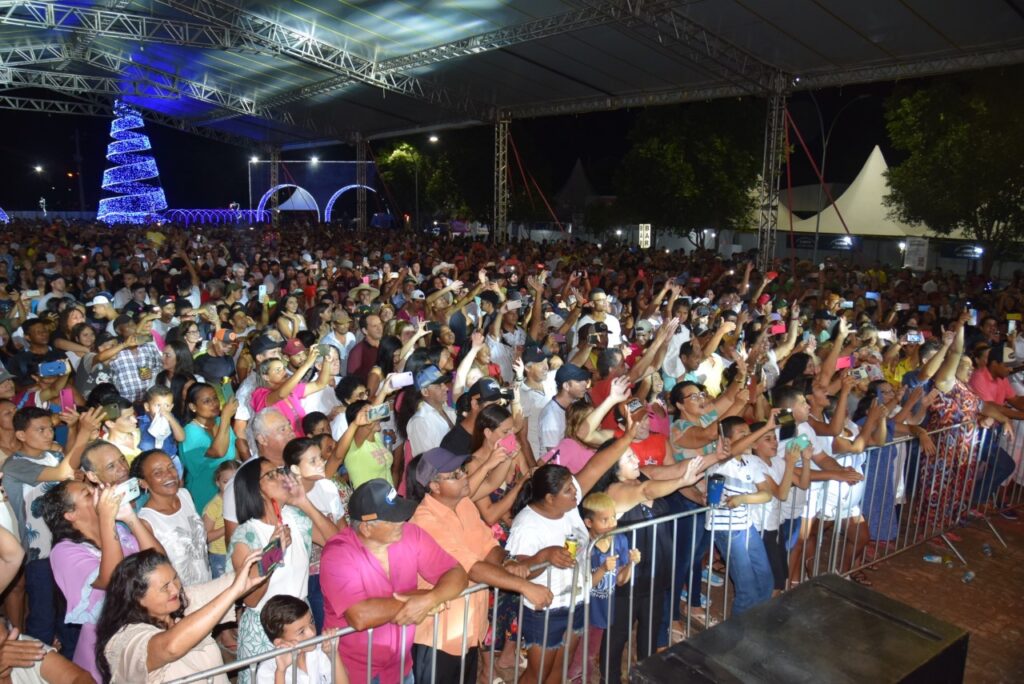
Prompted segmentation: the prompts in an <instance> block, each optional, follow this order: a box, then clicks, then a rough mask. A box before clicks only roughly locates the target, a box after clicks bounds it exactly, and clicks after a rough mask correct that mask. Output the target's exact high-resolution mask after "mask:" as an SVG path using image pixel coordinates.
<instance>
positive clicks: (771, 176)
mask: <svg viewBox="0 0 1024 684" xmlns="http://www.w3.org/2000/svg"><path fill="white" fill-rule="evenodd" d="M788 85H789V78H788V77H787V76H785V75H782V74H778V75H777V76H776V78H775V82H774V84H773V89H772V93H771V95H770V97H769V98H768V116H767V117H766V118H765V124H764V158H763V160H762V163H761V186H760V192H759V194H758V220H757V267H758V269H759V270H760V271H761V273H767V272H768V271H770V270H771V266H772V262H773V261H774V259H775V235H776V231H777V228H778V223H779V183H780V180H781V178H782V158H783V154H784V145H785V140H784V138H785V126H786V122H785V113H786V87H787V86H788Z"/></svg>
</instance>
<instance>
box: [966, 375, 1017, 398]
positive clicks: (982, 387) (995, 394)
mask: <svg viewBox="0 0 1024 684" xmlns="http://www.w3.org/2000/svg"><path fill="white" fill-rule="evenodd" d="M970 384H971V389H972V390H974V392H975V394H977V395H978V396H979V397H981V399H982V401H986V402H988V403H990V404H995V405H996V406H1002V405H1003V404H1005V403H1006V402H1007V401H1008V400H1009V399H1013V398H1014V397H1015V396H1017V393H1016V392H1014V391H1013V387H1011V386H1010V381H1009V379H1008V378H998V379H997V378H994V377H992V373H991V372H990V371H989V369H988V368H985V367H984V366H982V367H981V368H979V369H978V370H976V371H974V372H973V373H971V383H970Z"/></svg>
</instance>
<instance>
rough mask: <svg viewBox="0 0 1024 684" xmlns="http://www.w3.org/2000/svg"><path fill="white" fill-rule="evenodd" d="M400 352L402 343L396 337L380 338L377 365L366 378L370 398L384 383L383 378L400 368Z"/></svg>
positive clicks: (386, 336)
mask: <svg viewBox="0 0 1024 684" xmlns="http://www.w3.org/2000/svg"><path fill="white" fill-rule="evenodd" d="M401 350H402V341H401V340H400V339H398V338H397V337H394V336H391V335H385V336H384V337H382V338H380V346H378V347H377V363H376V364H374V366H373V368H371V369H370V374H369V375H368V376H367V377H366V388H367V389H368V390H369V391H370V395H371V396H373V395H375V394H377V389H378V388H379V387H380V384H381V383H382V382H384V378H386V377H388V376H389V375H391V374H392V373H394V372H395V371H396V370H399V369H400V368H401V365H402V360H401V358H400V355H399V354H400V352H401Z"/></svg>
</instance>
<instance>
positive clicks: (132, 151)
mask: <svg viewBox="0 0 1024 684" xmlns="http://www.w3.org/2000/svg"><path fill="white" fill-rule="evenodd" d="M143 125H144V124H143V121H142V115H141V114H139V112H138V110H136V109H135V108H134V107H132V106H131V105H129V104H127V103H125V102H122V101H121V100H117V101H116V102H115V103H114V120H113V121H112V122H111V124H110V137H111V138H113V139H114V141H113V142H111V143H110V144H109V145H107V161H109V162H111V163H112V164H114V165H115V166H112V167H110V168H108V169H107V170H105V171H104V172H103V183H102V187H103V189H104V190H106V191H107V192H109V193H112V194H114V195H116V196H115V197H106V198H104V199H101V200H100V206H99V211H98V212H97V215H96V218H98V219H99V220H100V221H105V222H106V223H146V222H148V221H150V220H153V219H154V218H155V216H156V215H157V214H158V213H159V212H161V211H163V210H164V209H166V208H167V198H166V197H164V191H163V188H162V187H160V184H159V177H160V173H159V171H157V168H156V160H155V159H154V158H153V156H152V155H150V154H138V153H139V152H145V151H146V150H149V149H150V144H149V136H147V135H146V134H144V133H140V132H138V131H136V130H134V129H137V128H142V127H143ZM151 179H157V180H156V182H155V183H147V182H146V181H149V180H151Z"/></svg>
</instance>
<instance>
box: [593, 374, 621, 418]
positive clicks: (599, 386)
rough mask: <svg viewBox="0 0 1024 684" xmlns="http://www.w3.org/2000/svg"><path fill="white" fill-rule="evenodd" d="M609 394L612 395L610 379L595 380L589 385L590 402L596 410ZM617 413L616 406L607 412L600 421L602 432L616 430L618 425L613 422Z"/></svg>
mask: <svg viewBox="0 0 1024 684" xmlns="http://www.w3.org/2000/svg"><path fill="white" fill-rule="evenodd" d="M611 393H612V379H611V378H605V379H604V380H595V381H594V382H593V384H591V386H590V402H591V403H592V404H593V405H594V407H595V408H596V407H597V406H600V405H601V403H602V402H603V401H604V400H605V399H607V398H608V395H609V394H611ZM618 411H619V407H618V406H613V407H612V410H611V411H609V412H608V413H607V414H606V415H605V417H604V419H603V420H602V421H601V428H602V429H604V430H616V429H618V427H619V424H618V422H616V420H615V419H616V417H617V416H618V415H619V413H618Z"/></svg>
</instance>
